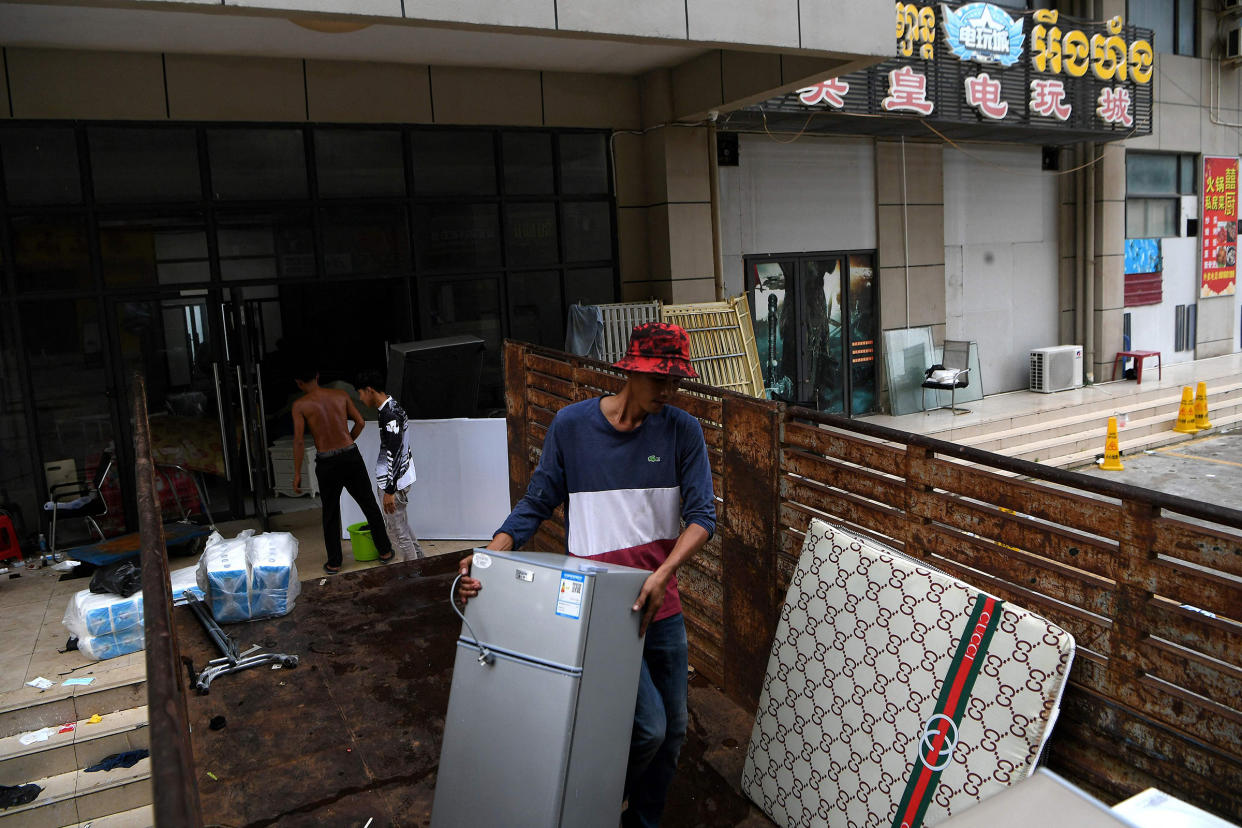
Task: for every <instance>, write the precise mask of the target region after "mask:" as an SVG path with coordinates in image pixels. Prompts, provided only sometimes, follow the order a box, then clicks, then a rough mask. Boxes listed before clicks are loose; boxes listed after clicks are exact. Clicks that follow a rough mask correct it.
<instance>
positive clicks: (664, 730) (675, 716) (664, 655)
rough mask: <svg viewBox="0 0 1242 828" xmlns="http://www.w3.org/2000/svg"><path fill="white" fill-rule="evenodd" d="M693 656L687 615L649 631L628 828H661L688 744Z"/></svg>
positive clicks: (629, 776)
mask: <svg viewBox="0 0 1242 828" xmlns="http://www.w3.org/2000/svg"><path fill="white" fill-rule="evenodd" d="M687 672H688V655H687V652H686V625H685V621H684V620H683V619H682V617H681V614H680V613H678V614H677V615H672V616H669V617H668V618H664V619H662V620H660V621H656V622H654V623H652V624H651V625H650V626H649V627H647V637H646V640H645V642H644V644H643V667H642V673H641V675H640V676H639V679H638V701H637V704H636V705H635V707H634V735H633V736H632V737H631V739H630V763H629V767H628V768H627V769H626V774H625V796H626V798H627V799H628V800H629V807H628V808H627V809H626V811H625V813H624V814H622V820H621V821H622V825H624V826H625V828H655V826H657V825H659V824H660V814H662V813H663V812H664V799H665V797H666V796H667V794H668V786H669V783H670V782H672V781H673V774H674V773H675V772H676V771H677V756H678V754H679V753H681V745H682V743H683V742H685V740H686V693H687Z"/></svg>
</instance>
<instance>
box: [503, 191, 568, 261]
mask: <svg viewBox="0 0 1242 828" xmlns="http://www.w3.org/2000/svg"><path fill="white" fill-rule="evenodd" d="M505 237H506V244H507V247H506V249H507V251H508V256H509V259H508V261H509V266H510V267H529V266H531V265H546V264H555V263H556V262H557V260H558V259H559V258H560V252H559V249H558V247H557V243H556V205H555V204H550V203H547V204H525V203H517V204H513V203H510V204H507V205H505Z"/></svg>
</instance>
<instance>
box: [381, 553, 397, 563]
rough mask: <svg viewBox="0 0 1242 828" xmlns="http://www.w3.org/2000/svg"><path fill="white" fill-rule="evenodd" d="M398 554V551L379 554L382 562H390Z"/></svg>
mask: <svg viewBox="0 0 1242 828" xmlns="http://www.w3.org/2000/svg"><path fill="white" fill-rule="evenodd" d="M396 554H397V553H396V552H389V553H388V554H387V555H380V556H379V560H380V563H388V562H389V561H391V560H392V559H393V558H394V557H395V556H396Z"/></svg>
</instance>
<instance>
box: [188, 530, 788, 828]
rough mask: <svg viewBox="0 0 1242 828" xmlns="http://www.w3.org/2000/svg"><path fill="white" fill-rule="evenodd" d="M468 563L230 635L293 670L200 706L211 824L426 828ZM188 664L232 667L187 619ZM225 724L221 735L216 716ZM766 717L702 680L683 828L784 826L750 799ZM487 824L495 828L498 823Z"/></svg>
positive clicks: (313, 590) (252, 681)
mask: <svg viewBox="0 0 1242 828" xmlns="http://www.w3.org/2000/svg"><path fill="white" fill-rule="evenodd" d="M458 557H459V556H456V555H445V556H442V557H440V558H432V559H427V560H424V561H411V562H408V563H403V564H393V565H390V566H386V567H382V568H378V569H371V570H366V571H363V572H358V573H353V574H346V575H338V576H335V577H331V578H326V579H322V580H313V581H308V582H306V583H304V584H303V585H302V587H303V593H302V595H301V596H300V597H299V598H298V600H297V604H296V606H295V608H294V610H293V612H292V613H290V614H289V615H287V616H285V617H283V618H277V619H273V620H270V621H256V622H252V623H249V624H232V625H229V626H227V627H225V630H226V631H227V632H228V633H229V634H230V635H231V636H232V637H233V638H234V639H235V640H236V641H237V643H238V645H239V647H240V648H241V649H242V650H245V649H247V648H249V647H251V646H252V645H255V644H258V645H262V646H263V647H264V648H265V649H267V650H269V651H276V652H283V653H295V654H297V655H298V657H299V659H301V663H300V664H299V666H298V667H297V668H296V669H292V670H272V669H270V668H267V667H258V668H254V669H251V670H247V671H245V672H242V673H237V674H234V675H226V676H221V677H220V678H218V679H216V680H215V682H214V683H213V684H212V687H211V692H210V694H209V695H206V696H198V695H194V693H193V690H192V689H191V690H190V691H189V692H190V696H189V697H188V703H187V706H188V709H189V717H190V726H191V729H192V740H193V747H194V762H195V767H196V771H197V784H198V788H199V794H200V797H201V801H202V809H203V817H204V822H206V823H207V824H220V825H230V826H239V827H240V826H254V827H255V828H259V826H268V825H279V826H302V825H306V826H311V825H316V826H318V825H342V826H345V825H348V826H362V825H365V824H366V823H367V820H373V821H372V822H371V823H370V825H371V828H383V827H384V826H424V825H429V824H430V821H431V803H432V796H433V792H434V790H435V781H436V764H437V761H438V757H439V753H440V739H441V735H442V733H443V729H444V714H445V711H446V709H447V707H448V695H449V685H450V682H451V680H452V664H453V655H454V642H455V639H456V636H457V633H458V632H459V631H460V628H461V622H460V621H459V620H458V618H457V616H456V615H455V614H454V613H453V612H452V610H451V609H450V608H449V606H448V601H447V598H448V591H449V587H450V585H451V583H452V579H453V576H454V574H455V572H454V569H455V561H456V560H457V558H458ZM174 618H175V624H176V630H177V638H178V641H179V643H180V648H181V655H182V658H183V660H184V659H189V660H191V661H192V662H193V665H194V668H195V669H202V667H203V666H204V665H205V664H206V662H207V661H208V660H210V659H212V658H215V657H217V656H218V652H217V651H216V650H215V647H214V646H213V645H212V644H211V642H210V641H209V639H208V637H207V634H206V633H205V632H204V631H203V629H202V628H201V627H200V626H199V624H198V622H197V620H195V618H194V617H193V615H192V614H191V613H190V612H189V611H188V610H186V609H185V608H178V610H177V611H176V613H174ZM217 716H223V717H225V726H224V727H223V728H221V729H218V730H211V729H210V727H209V724H210V722H211V720H212V719H213V717H217ZM752 721H753V720H752V716H751V714H749V713H747V712H746V711H743V710H741V709H740V708H738V707H737V706H736V705H735V704H733V702H731V701H730V700H728V699H727V698H725V697H724V696H723V695H722V694H721V693H719V692H718V691H717V690H716V689H715V688H713V687H711V686H710V685H709V684H708V683H707V682H705V681H703V680H702V679H701V678H696V679H694V680H693V681H692V682H691V688H690V733H689V736H688V738H687V743H686V746H685V748H684V749H683V750H682V756H681V768H680V770H679V771H678V774H677V777H676V779H675V780H674V782H673V789H672V791H671V792H670V795H669V805H668V810H667V812H666V814H665V819H664V824H665V825H667V826H711V828H716V826H722V827H723V826H745V827H746V828H757V827H758V826H769V825H771V824H772V823H770V822H769V821H768V820H767V819H766V818H765V817H764V816H763V815H762V814H761V813H760V812H759V810H758V809H757V808H755V807H754V806H753V805H752V804H750V802H748V801H747V800H746V798H745V797H743V796H742V795H741V793H740V792H739V790H738V780H739V779H740V777H741V769H742V761H743V757H744V754H745V748H746V742H747V740H748V739H749V736H750V727H751V723H752ZM482 828H487V827H486V826H483V827H482Z"/></svg>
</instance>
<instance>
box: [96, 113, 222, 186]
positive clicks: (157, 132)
mask: <svg viewBox="0 0 1242 828" xmlns="http://www.w3.org/2000/svg"><path fill="white" fill-rule="evenodd" d="M87 140H88V141H89V143H90V148H91V176H92V177H93V178H94V181H95V200H96V201H101V202H110V201H111V202H117V201H120V202H126V201H128V202H133V201H198V200H199V199H201V198H202V197H203V184H202V178H201V176H200V173H199V165H198V143H197V138H196V136H195V134H194V130H193V129H149V128H138V127H91V129H90V130H89V131H88V132H87Z"/></svg>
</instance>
